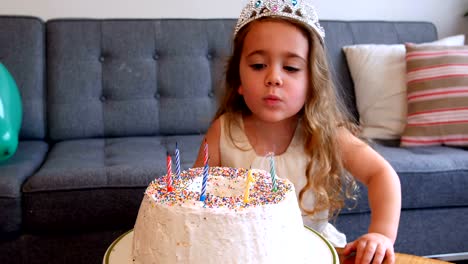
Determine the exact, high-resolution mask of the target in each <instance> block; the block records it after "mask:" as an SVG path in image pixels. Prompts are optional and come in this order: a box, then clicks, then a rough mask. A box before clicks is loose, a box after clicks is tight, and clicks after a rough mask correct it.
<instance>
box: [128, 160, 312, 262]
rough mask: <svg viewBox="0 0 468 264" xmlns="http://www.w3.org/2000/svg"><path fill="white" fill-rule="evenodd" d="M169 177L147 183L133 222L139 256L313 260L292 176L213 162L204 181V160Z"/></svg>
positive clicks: (191, 259) (141, 258)
mask: <svg viewBox="0 0 468 264" xmlns="http://www.w3.org/2000/svg"><path fill="white" fill-rule="evenodd" d="M205 179H206V178H205ZM171 184H172V188H170V189H169V188H168V180H167V178H166V177H161V178H158V179H156V180H154V181H153V182H151V183H150V185H149V186H148V188H147V189H146V192H145V196H144V198H143V201H142V203H141V206H140V210H139V212H138V217H137V220H136V223H135V227H134V237H133V249H132V256H133V261H134V263H168V264H172V263H204V264H207V263H256V264H258V263H311V262H312V261H313V260H311V259H310V256H309V254H310V250H311V249H310V248H309V249H306V246H307V245H306V243H305V235H306V234H305V232H304V227H303V222H302V218H301V213H300V209H299V206H298V203H297V199H296V195H295V191H294V186H293V184H292V183H291V182H290V181H288V180H286V179H281V178H276V179H275V178H274V179H272V177H271V175H270V174H269V173H268V172H266V171H263V170H256V169H252V170H246V169H234V168H226V167H211V168H209V170H208V177H207V180H206V182H204V177H203V168H193V169H189V170H187V171H183V172H182V173H181V177H180V178H176V177H173V181H172V182H171ZM203 185H205V186H203ZM202 189H204V190H202ZM202 195H205V197H206V198H205V199H204V201H201V200H200V196H202Z"/></svg>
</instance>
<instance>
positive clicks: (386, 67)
mask: <svg viewBox="0 0 468 264" xmlns="http://www.w3.org/2000/svg"><path fill="white" fill-rule="evenodd" d="M464 43H465V36H464V35H456V36H452V37H447V38H444V39H440V40H437V41H434V42H429V43H423V44H418V45H444V46H461V45H464ZM343 51H344V53H345V55H346V60H347V62H348V66H349V70H350V72H351V77H352V79H353V82H354V91H355V93H356V106H357V109H358V112H359V116H360V119H359V122H360V124H361V126H362V134H361V136H362V137H364V138H372V139H399V138H400V136H401V134H402V133H403V130H404V128H405V125H406V112H407V100H406V61H405V54H406V52H405V46H404V44H395V45H381V44H363V45H351V46H344V47H343Z"/></svg>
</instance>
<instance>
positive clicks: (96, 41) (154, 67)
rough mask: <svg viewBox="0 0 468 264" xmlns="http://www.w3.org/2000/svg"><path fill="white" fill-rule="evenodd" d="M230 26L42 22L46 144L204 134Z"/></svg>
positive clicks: (218, 84) (227, 49)
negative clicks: (49, 139)
mask: <svg viewBox="0 0 468 264" xmlns="http://www.w3.org/2000/svg"><path fill="white" fill-rule="evenodd" d="M234 23H235V21H234V20H232V19H231V20H229V19H227V20H226V19H213V20H192V19H177V20H167V19H160V20H52V21H49V22H48V23H47V62H48V66H47V76H48V100H49V102H48V106H49V110H48V112H49V122H50V126H49V127H50V137H51V139H52V140H64V139H73V138H87V137H120V136H144V135H175V134H177V135H181V134H202V133H204V132H205V131H206V128H207V127H208V125H209V123H210V121H211V118H212V116H213V113H214V112H215V111H216V108H217V98H216V97H217V95H218V92H219V91H221V89H220V87H221V86H222V85H221V80H220V77H221V76H222V74H223V72H224V64H225V59H226V58H227V56H228V55H229V53H230V39H231V36H232V29H233V27H234Z"/></svg>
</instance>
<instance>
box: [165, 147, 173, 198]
mask: <svg viewBox="0 0 468 264" xmlns="http://www.w3.org/2000/svg"><path fill="white" fill-rule="evenodd" d="M166 154H167V159H166V164H167V175H166V184H167V191H168V192H172V191H173V190H174V189H173V188H172V160H171V155H169V152H167V153H166Z"/></svg>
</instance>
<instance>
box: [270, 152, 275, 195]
mask: <svg viewBox="0 0 468 264" xmlns="http://www.w3.org/2000/svg"><path fill="white" fill-rule="evenodd" d="M270 174H271V183H272V191H274V192H276V191H277V188H276V171H275V154H274V153H271V154H270Z"/></svg>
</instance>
